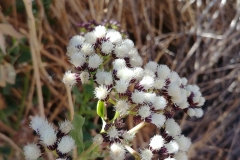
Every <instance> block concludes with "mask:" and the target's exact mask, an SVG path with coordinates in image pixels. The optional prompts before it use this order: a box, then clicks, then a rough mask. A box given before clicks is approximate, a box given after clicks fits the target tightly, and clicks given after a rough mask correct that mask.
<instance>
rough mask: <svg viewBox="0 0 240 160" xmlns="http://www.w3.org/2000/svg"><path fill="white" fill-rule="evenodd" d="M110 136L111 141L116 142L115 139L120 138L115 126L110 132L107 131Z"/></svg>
mask: <svg viewBox="0 0 240 160" xmlns="http://www.w3.org/2000/svg"><path fill="white" fill-rule="evenodd" d="M107 133H108V135H109V139H110V140H114V139H115V138H118V136H119V133H118V130H117V128H116V127H115V126H113V127H111V128H110V129H109V130H108V131H107Z"/></svg>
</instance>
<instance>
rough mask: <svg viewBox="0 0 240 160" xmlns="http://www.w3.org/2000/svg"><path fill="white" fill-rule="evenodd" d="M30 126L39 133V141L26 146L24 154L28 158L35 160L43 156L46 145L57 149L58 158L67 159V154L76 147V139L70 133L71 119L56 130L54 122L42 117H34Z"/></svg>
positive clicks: (28, 159)
mask: <svg viewBox="0 0 240 160" xmlns="http://www.w3.org/2000/svg"><path fill="white" fill-rule="evenodd" d="M30 127H31V128H32V129H33V130H34V131H35V132H36V133H37V134H38V135H39V137H40V139H39V141H40V142H39V143H37V144H35V143H32V144H28V145H26V146H25V147H24V155H25V158H26V159H27V160H35V159H37V158H39V157H41V156H42V154H43V153H44V151H45V149H44V148H45V147H46V148H47V149H48V150H50V151H54V150H55V151H56V153H57V155H58V158H57V159H67V158H66V156H67V154H68V153H69V152H70V151H71V150H72V149H73V148H74V146H75V141H74V140H73V138H72V137H70V136H68V133H69V132H70V130H71V129H72V128H73V126H72V124H71V122H70V121H68V120H65V121H63V122H61V123H60V124H59V128H58V130H55V128H54V127H53V125H52V124H49V123H48V121H47V120H46V119H44V118H42V117H39V116H35V117H33V118H32V120H31V123H30Z"/></svg>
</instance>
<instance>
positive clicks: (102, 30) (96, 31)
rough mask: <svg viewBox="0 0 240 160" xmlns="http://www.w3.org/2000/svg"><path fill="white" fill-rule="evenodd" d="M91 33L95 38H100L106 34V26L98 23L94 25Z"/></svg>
mask: <svg viewBox="0 0 240 160" xmlns="http://www.w3.org/2000/svg"><path fill="white" fill-rule="evenodd" d="M93 33H94V35H95V36H96V37H97V38H102V37H104V36H105V35H106V27H104V26H101V25H99V26H97V27H95V29H94V31H93Z"/></svg>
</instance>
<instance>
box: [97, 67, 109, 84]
mask: <svg viewBox="0 0 240 160" xmlns="http://www.w3.org/2000/svg"><path fill="white" fill-rule="evenodd" d="M106 73H107V72H105V71H104V70H97V73H96V74H95V76H96V82H97V83H98V84H104V83H105V77H106Z"/></svg>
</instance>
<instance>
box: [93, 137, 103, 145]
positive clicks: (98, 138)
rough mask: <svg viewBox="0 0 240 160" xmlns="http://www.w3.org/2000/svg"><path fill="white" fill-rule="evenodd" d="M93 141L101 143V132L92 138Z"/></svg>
mask: <svg viewBox="0 0 240 160" xmlns="http://www.w3.org/2000/svg"><path fill="white" fill-rule="evenodd" d="M93 142H94V143H96V144H98V145H101V144H102V143H103V137H102V135H101V134H97V135H96V136H95V137H94V138H93Z"/></svg>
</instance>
